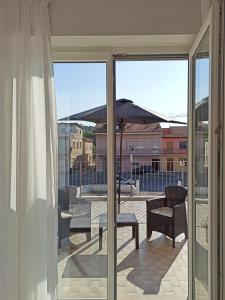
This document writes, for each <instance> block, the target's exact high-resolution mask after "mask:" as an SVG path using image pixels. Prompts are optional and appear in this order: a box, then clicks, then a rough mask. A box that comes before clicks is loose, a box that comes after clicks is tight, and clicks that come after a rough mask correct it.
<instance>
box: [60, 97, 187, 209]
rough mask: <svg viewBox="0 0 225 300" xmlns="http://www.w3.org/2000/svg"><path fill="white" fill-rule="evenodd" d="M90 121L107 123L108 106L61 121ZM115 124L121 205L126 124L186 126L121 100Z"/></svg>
mask: <svg viewBox="0 0 225 300" xmlns="http://www.w3.org/2000/svg"><path fill="white" fill-rule="evenodd" d="M71 120H73V121H89V122H94V123H98V124H102V123H106V122H107V105H102V106H98V107H96V108H93V109H89V110H86V111H83V112H80V113H78V114H74V115H71V116H68V117H65V118H62V119H60V121H71ZM115 122H116V124H117V125H119V131H120V160H119V161H120V164H119V187H118V204H120V190H121V167H122V152H123V149H122V145H123V131H124V128H125V124H126V123H136V124H152V123H161V122H162V123H164V122H166V123H177V124H186V123H183V122H178V121H174V120H171V119H170V118H168V117H166V116H163V115H162V114H160V113H157V112H155V111H153V110H150V109H147V108H144V107H141V106H139V105H136V104H135V103H133V101H132V100H129V99H125V98H123V99H119V100H116V101H115Z"/></svg>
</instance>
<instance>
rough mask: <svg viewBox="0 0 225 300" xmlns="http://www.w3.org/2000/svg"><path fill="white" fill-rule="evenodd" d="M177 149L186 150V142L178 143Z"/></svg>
mask: <svg viewBox="0 0 225 300" xmlns="http://www.w3.org/2000/svg"><path fill="white" fill-rule="evenodd" d="M179 147H180V149H187V141H180V142H179Z"/></svg>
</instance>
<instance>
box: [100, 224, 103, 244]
mask: <svg viewBox="0 0 225 300" xmlns="http://www.w3.org/2000/svg"><path fill="white" fill-rule="evenodd" d="M102 235H103V228H102V227H99V250H102Z"/></svg>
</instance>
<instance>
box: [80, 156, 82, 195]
mask: <svg viewBox="0 0 225 300" xmlns="http://www.w3.org/2000/svg"><path fill="white" fill-rule="evenodd" d="M82 177H83V174H82V161H80V197H82V179H83V178H82Z"/></svg>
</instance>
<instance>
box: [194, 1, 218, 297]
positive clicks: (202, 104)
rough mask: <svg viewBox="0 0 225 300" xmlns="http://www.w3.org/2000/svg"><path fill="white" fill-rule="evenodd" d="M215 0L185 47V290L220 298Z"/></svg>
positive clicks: (216, 25)
mask: <svg viewBox="0 0 225 300" xmlns="http://www.w3.org/2000/svg"><path fill="white" fill-rule="evenodd" d="M218 55H219V5H215V6H213V8H212V10H211V11H210V12H209V14H208V16H207V18H206V20H205V22H204V24H203V26H202V28H201V30H200V32H199V34H198V35H197V38H196V40H195V42H194V44H193V47H192V49H191V51H190V82H189V83H190V98H189V162H190V164H189V196H188V201H189V236H190V243H189V246H190V247H189V250H190V251H189V296H190V299H192V300H194V299H195V300H209V299H210V300H213V299H219V294H218V283H219V277H217V274H218V272H219V268H218V264H219V259H220V258H219V251H218V246H219V235H220V231H219V227H218V226H217V222H216V220H218V218H219V216H220V214H219V206H220V202H219V201H220V198H219V194H220V180H221V178H220V174H221V165H220V156H219V151H220V149H219V147H220V144H219V140H220V131H219V122H220V110H219V105H220V96H219V86H220V85H219V80H220V78H219V62H218Z"/></svg>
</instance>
